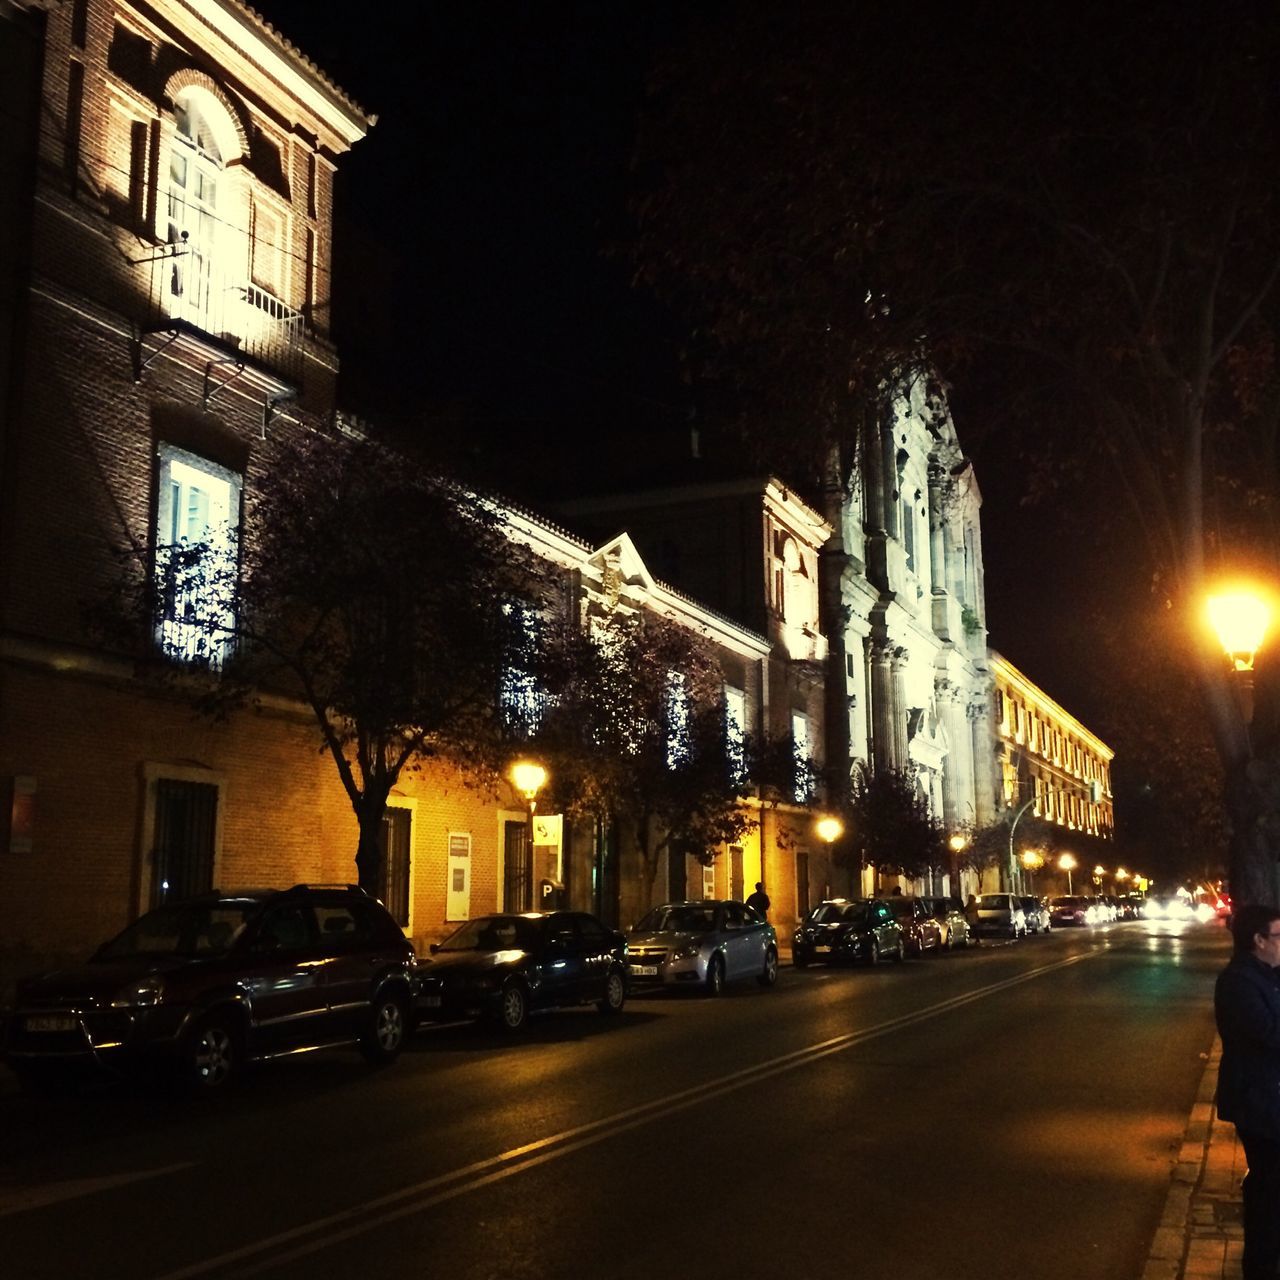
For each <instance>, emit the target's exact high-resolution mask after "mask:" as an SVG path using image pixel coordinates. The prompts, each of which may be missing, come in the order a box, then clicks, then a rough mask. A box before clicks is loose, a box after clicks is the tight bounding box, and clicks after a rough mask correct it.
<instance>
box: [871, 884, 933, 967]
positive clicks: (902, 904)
mask: <svg viewBox="0 0 1280 1280" xmlns="http://www.w3.org/2000/svg"><path fill="white" fill-rule="evenodd" d="M873 901H876V902H884V903H887V904H888V907H889V910H890V911H892V912H893V916H894V919H895V920H897V922H898V924H899V925H900V926H901V927H902V936H903V939H904V941H905V942H906V944H907V951H908V953H909V954H910V955H913V956H922V955H924V954H925V952H926V951H937V950H939V949H940V948H941V946H942V927H941V925H939V924H938V922H937V921H936V920H935V919H934V918H933V916H932V915H931V914H930V912H929V908H928V906H926V905H925V900H924V899H923V898H912V897H908V896H907V895H906V894H898V893H895V894H890V895H889V897H887V898H876V899H873Z"/></svg>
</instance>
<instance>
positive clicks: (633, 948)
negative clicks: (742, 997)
mask: <svg viewBox="0 0 1280 1280" xmlns="http://www.w3.org/2000/svg"><path fill="white" fill-rule="evenodd" d="M627 964H628V968H629V970H630V978H631V989H632V990H633V991H641V990H643V989H644V988H645V987H689V988H693V989H695V990H702V991H705V992H706V993H707V994H708V995H711V996H718V995H719V994H720V993H721V992H722V991H723V990H724V988H725V984H726V983H728V982H734V981H737V980H740V979H743V978H755V980H756V981H757V982H759V983H760V985H761V986H763V987H771V986H773V984H774V983H775V982H776V981H777V980H778V939H777V935H776V934H775V933H774V931H773V925H771V924H769V923H768V921H766V920H762V919H761V918H760V917H759V916H758V915H757V914H756V913H755V912H754V911H753V910H752V909H751V908H750V907H748V906H747V905H746V904H745V903H741V902H721V901H715V900H711V899H708V900H705V901H702V902H668V903H666V904H665V905H664V906H661V907H654V908H653V910H652V911H650V912H649V914H648V915H646V916H645V917H644V919H643V920H641V921H640V923H639V924H637V925H636V927H635V928H634V929H632V930H631V932H630V933H628V934H627Z"/></svg>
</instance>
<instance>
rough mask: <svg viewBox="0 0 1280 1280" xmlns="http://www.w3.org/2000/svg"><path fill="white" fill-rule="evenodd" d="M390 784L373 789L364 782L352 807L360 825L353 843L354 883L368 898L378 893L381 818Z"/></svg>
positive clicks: (380, 858)
mask: <svg viewBox="0 0 1280 1280" xmlns="http://www.w3.org/2000/svg"><path fill="white" fill-rule="evenodd" d="M390 792H391V788H390V785H387V786H386V787H377V788H375V787H374V786H372V785H369V784H366V787H365V791H364V794H363V795H362V796H361V797H360V800H359V803H358V804H356V805H355V806H354V808H355V811H356V821H357V822H358V823H359V824H360V835H359V840H358V842H357V844H356V882H357V883H358V884H359V886H360V887H361V888H362V889H363V890H364V891H365V893H367V894H368V895H369V896H370V897H371V898H377V897H379V896H380V895H381V893H382V875H383V867H382V817H383V814H385V813H386V811H387V796H388V795H389V794H390Z"/></svg>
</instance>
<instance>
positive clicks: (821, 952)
mask: <svg viewBox="0 0 1280 1280" xmlns="http://www.w3.org/2000/svg"><path fill="white" fill-rule="evenodd" d="M830 950H831V948H830V947H814V951H815V952H816V953H817V954H818V955H820V956H822V955H826V953H827V952H828V951H830Z"/></svg>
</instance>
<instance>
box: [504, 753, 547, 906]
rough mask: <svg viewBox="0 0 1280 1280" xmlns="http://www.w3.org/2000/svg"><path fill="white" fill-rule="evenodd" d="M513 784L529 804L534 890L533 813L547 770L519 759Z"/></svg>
mask: <svg viewBox="0 0 1280 1280" xmlns="http://www.w3.org/2000/svg"><path fill="white" fill-rule="evenodd" d="M510 776H511V785H512V786H513V787H515V789H516V790H517V791H518V792H519V793H520V794H521V795H522V796H524V802H525V804H526V805H527V806H528V817H527V818H526V825H525V834H526V838H527V840H528V841H529V880H530V884H529V892H530V893H532V892H533V883H532V881H533V815H534V813H536V812H537V808H538V792H539V791H541V790H542V788H543V787H544V786H546V783H547V771H546V770H545V769H544V768H543V767H542V766H541V765H540V764H537V763H536V762H535V761H533V760H517V761H516V762H515V764H513V765H512V766H511V774H510Z"/></svg>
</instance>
